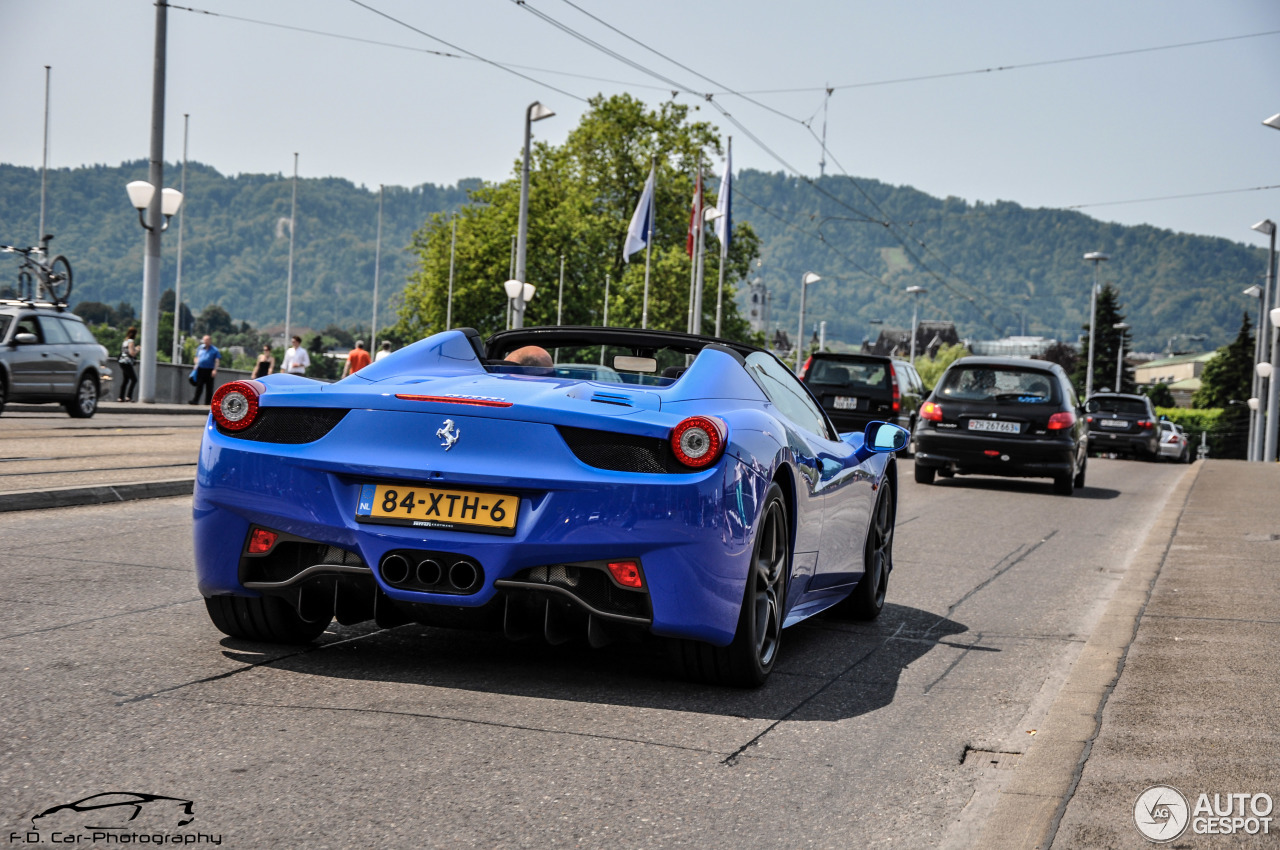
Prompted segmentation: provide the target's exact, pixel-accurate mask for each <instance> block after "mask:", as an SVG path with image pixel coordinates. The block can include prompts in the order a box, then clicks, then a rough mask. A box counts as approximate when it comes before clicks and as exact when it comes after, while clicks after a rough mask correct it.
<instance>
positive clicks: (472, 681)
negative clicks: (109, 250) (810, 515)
mask: <svg viewBox="0 0 1280 850" xmlns="http://www.w3.org/2000/svg"><path fill="white" fill-rule="evenodd" d="M6 418H7V417H6ZM901 468H902V472H903V475H902V479H903V482H904V483H903V492H902V494H901V505H900V509H899V520H898V523H899V525H898V528H899V531H898V536H897V538H896V544H895V547H896V548H895V561H896V569H895V572H894V574H893V579H892V581H891V583H890V589H889V598H888V605H887V606H886V609H885V611H884V613H883V615H882V616H881V618H880V619H879V620H878V621H877V622H875V623H874V624H869V625H868V624H856V623H850V622H845V621H841V620H837V619H830V618H818V619H817V620H816V621H813V620H811V621H809V622H807V623H805V624H802V625H800V626H798V627H795V628H793V629H790V630H788V631H787V632H786V634H785V636H784V641H783V648H782V653H783V656H782V659H781V661H780V665H779V667H778V668H777V669H776V670H775V672H774V675H773V677H772V679H771V680H770V682H769V684H768V685H767V686H766V687H764V688H763V689H761V690H758V691H754V692H743V691H735V690H728V689H721V688H712V687H705V686H698V685H692V684H689V683H684V682H680V681H676V680H673V679H671V678H669V677H667V676H666V675H665V673H664V671H663V667H662V663H661V658H660V656H659V655H658V654H656V653H654V652H652V651H651V650H650V649H648V648H646V647H627V646H621V647H609V648H607V649H605V650H599V651H591V650H587V649H585V648H581V647H575V646H572V645H570V646H565V647H559V648H554V649H552V648H547V647H543V646H536V645H515V644H510V643H507V642H506V641H505V640H503V639H502V638H501V637H499V636H495V635H489V634H476V633H468V632H450V631H447V630H436V629H427V628H423V627H418V626H405V627H401V628H398V629H394V630H390V631H378V630H376V629H375V628H374V627H372V626H371V625H370V626H368V627H354V628H349V627H340V626H337V625H334V626H332V627H331V628H330V631H329V633H328V634H326V635H325V636H324V637H323V638H322V639H321V641H320V642H319V643H318V644H317V645H316V646H315V647H313V648H309V649H301V650H299V649H280V648H272V647H268V646H263V645H258V644H247V643H244V642H237V641H233V640H230V639H226V638H224V637H223V636H222V635H221V634H220V633H218V632H217V631H216V630H215V629H214V628H213V626H212V625H211V624H210V623H209V622H208V620H207V618H206V616H205V612H204V608H203V605H202V603H201V601H200V599H199V596H198V594H197V592H196V590H195V583H194V576H193V571H192V568H191V562H192V558H191V538H190V500H189V499H181V498H176V499H160V500H151V501H141V502H131V503H124V504H116V505H104V506H99V507H79V508H65V509H57V510H48V511H27V512H21V513H9V514H0V529H2V532H0V537H2V539H3V540H4V548H5V556H4V558H3V563H2V564H0V586H2V587H3V590H2V591H0V597H2V598H3V599H4V602H5V616H4V618H3V620H2V621H0V646H2V648H3V651H2V653H0V670H3V679H4V681H5V682H6V683H7V686H6V687H5V688H4V689H3V690H2V691H0V717H3V718H4V720H3V729H4V731H5V734H4V736H3V743H2V746H3V751H4V757H3V759H2V760H0V795H2V799H3V801H4V802H3V808H2V809H0V819H2V820H3V823H0V835H6V836H7V835H8V833H9V832H10V831H11V830H12V831H17V832H22V831H23V830H25V829H27V828H28V827H29V826H30V818H31V816H32V814H34V813H37V812H40V811H43V810H45V809H47V808H49V807H52V806H55V805H58V804H63V803H69V802H72V801H75V800H79V799H81V798H84V797H87V796H89V795H92V794H97V793H101V792H108V791H117V792H126V791H127V792H143V793H149V794H157V795H166V796H170V797H177V798H182V799H185V800H190V801H193V810H194V814H195V817H196V818H197V820H196V821H195V822H193V823H192V824H191V826H190V827H188V829H196V828H199V829H200V830H201V831H203V832H205V833H208V834H212V835H219V836H221V837H222V840H223V846H229V847H264V846H275V845H278V846H298V845H305V846H307V847H310V848H329V847H332V848H345V847H356V846H362V847H374V846H385V847H485V848H490V847H538V848H541V847H569V846H588V847H605V846H610V847H675V846H696V847H699V848H719V847H726V848H728V847H734V848H740V847H832V848H836V847H839V848H844V847H851V846H874V847H879V846H883V847H889V846H909V847H932V846H948V845H957V846H963V843H964V839H963V836H964V835H967V834H969V833H968V832H966V827H971V826H972V824H966V823H965V818H971V817H975V816H979V815H980V814H981V806H970V807H969V809H968V810H966V804H968V803H969V802H970V801H971V799H976V798H975V789H980V788H981V787H982V786H983V784H984V783H987V784H989V782H990V774H991V772H992V771H1000V770H1006V769H1008V768H1010V767H1013V766H1015V765H1016V764H1017V760H1018V758H1019V754H1020V753H1022V752H1024V751H1025V749H1026V746H1027V744H1028V743H1029V741H1030V739H1031V736H1032V735H1033V734H1034V732H1035V731H1036V730H1037V728H1038V727H1037V724H1038V723H1039V722H1040V721H1041V720H1042V719H1043V718H1044V716H1045V713H1046V712H1047V711H1048V708H1049V706H1050V704H1051V703H1052V701H1053V699H1054V697H1055V696H1057V694H1058V692H1059V689H1060V688H1061V685H1062V681H1063V679H1064V678H1065V676H1066V673H1067V671H1068V669H1069V667H1070V664H1071V662H1072V660H1073V659H1074V658H1075V657H1076V655H1077V654H1078V653H1079V652H1080V648H1081V646H1082V645H1083V642H1084V640H1085V638H1086V637H1087V635H1088V634H1089V631H1090V629H1091V627H1092V625H1093V623H1094V622H1095V621H1096V620H1097V618H1098V617H1099V615H1100V613H1101V610H1102V608H1103V606H1105V603H1106V602H1107V600H1108V599H1109V598H1110V596H1111V593H1112V591H1113V590H1114V588H1115V587H1116V585H1117V583H1118V582H1119V580H1120V578H1121V576H1122V575H1123V572H1124V570H1125V567H1126V564H1127V562H1128V560H1129V559H1130V557H1131V556H1132V555H1133V553H1134V551H1135V549H1136V547H1137V546H1138V544H1139V543H1140V542H1141V541H1142V539H1143V536H1144V533H1145V531H1146V529H1147V528H1148V527H1150V525H1151V524H1152V523H1153V522H1154V520H1155V517H1156V515H1157V513H1158V511H1159V509H1160V508H1161V507H1162V506H1163V504H1164V501H1165V499H1166V497H1167V495H1168V493H1169V492H1170V491H1171V489H1172V487H1173V485H1174V484H1175V483H1176V482H1177V480H1178V479H1179V477H1180V476H1182V475H1183V474H1184V473H1185V472H1186V471H1187V470H1188V467H1181V466H1172V465H1163V464H1144V463H1136V462H1127V461H1110V460H1100V459H1094V460H1091V461H1090V470H1089V482H1088V483H1089V486H1088V487H1086V488H1085V489H1084V490H1083V491H1078V492H1077V495H1075V496H1073V497H1070V498H1065V497H1060V496H1055V495H1053V494H1052V493H1051V490H1050V484H1049V482H1048V481H1043V482H1041V481H1016V480H1010V481H1002V480H996V479H956V480H952V481H940V482H939V483H938V484H937V485H934V486H932V487H923V486H919V485H916V484H914V483H913V482H912V481H911V480H910V479H911V474H910V470H911V466H910V462H909V461H905V462H903V463H902V465H901ZM966 811H967V812H970V813H972V814H963V813H964V812H966Z"/></svg>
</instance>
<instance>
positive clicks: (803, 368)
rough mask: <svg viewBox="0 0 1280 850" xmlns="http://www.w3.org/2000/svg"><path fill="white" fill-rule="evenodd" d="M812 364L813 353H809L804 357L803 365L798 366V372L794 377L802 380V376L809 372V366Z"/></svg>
mask: <svg viewBox="0 0 1280 850" xmlns="http://www.w3.org/2000/svg"><path fill="white" fill-rule="evenodd" d="M812 364H813V355H812V354H811V355H809V356H808V357H806V358H805V359H804V365H803V366H801V367H800V374H799V375H797V376H796V377H798V378H800V379H801V380H804V376H805V375H807V374H809V366H811V365H812Z"/></svg>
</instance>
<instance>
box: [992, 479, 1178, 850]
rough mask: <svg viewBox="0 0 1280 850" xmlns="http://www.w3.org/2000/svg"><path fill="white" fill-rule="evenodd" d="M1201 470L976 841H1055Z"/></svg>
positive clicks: (1172, 502) (1006, 844) (1163, 521)
mask: <svg viewBox="0 0 1280 850" xmlns="http://www.w3.org/2000/svg"><path fill="white" fill-rule="evenodd" d="M1202 469H1204V464H1198V465H1197V466H1196V468H1195V470H1194V473H1192V472H1191V471H1190V470H1188V473H1189V474H1187V475H1184V476H1183V477H1182V480H1180V481H1179V482H1178V484H1177V486H1176V487H1175V488H1174V490H1173V492H1172V493H1171V494H1170V495H1169V500H1168V501H1167V502H1166V503H1165V506H1164V508H1163V509H1162V510H1161V512H1160V515H1159V517H1157V518H1156V521H1155V524H1154V525H1153V526H1152V527H1151V530H1150V531H1149V532H1148V534H1147V537H1146V539H1145V540H1144V541H1143V542H1142V545H1141V547H1140V548H1139V550H1138V553H1137V554H1136V556H1135V557H1134V559H1133V561H1132V562H1131V563H1130V565H1129V569H1128V570H1127V571H1126V573H1125V576H1124V578H1123V579H1122V580H1121V582H1120V586H1119V587H1117V588H1116V591H1115V595H1114V596H1112V598H1111V601H1110V602H1108V603H1107V607H1106V609H1105V610H1104V612H1103V614H1102V617H1101V619H1100V620H1099V621H1098V624H1097V625H1096V626H1095V627H1094V629H1093V632H1092V634H1090V635H1089V639H1088V641H1086V643H1085V645H1084V648H1083V649H1082V650H1081V652H1080V656H1079V657H1078V658H1077V659H1076V660H1075V663H1073V664H1072V666H1071V671H1070V673H1068V675H1067V680H1066V682H1065V683H1064V684H1063V686H1062V689H1061V690H1060V691H1059V692H1058V696H1057V697H1056V698H1055V699H1054V701H1053V705H1052V706H1051V707H1050V708H1049V713H1048V715H1047V716H1046V717H1045V720H1044V722H1043V724H1042V728H1041V729H1040V734H1039V735H1038V736H1037V737H1036V738H1035V742H1034V743H1033V744H1032V745H1031V746H1030V747H1029V748H1028V749H1027V751H1026V754H1025V755H1023V756H1022V758H1021V760H1020V762H1019V763H1018V766H1017V768H1015V769H1014V771H1013V775H1012V776H1011V777H1010V778H1009V780H1008V782H1006V783H1005V784H1004V786H1003V787H1002V788H1001V789H1000V790H999V792H998V799H997V800H996V802H995V806H994V809H993V811H992V812H991V814H990V816H989V817H988V818H987V819H986V824H985V827H984V828H983V829H982V832H981V836H980V838H979V840H978V841H977V842H976V843H975V844H974V845H973V846H976V847H983V848H991V849H992V850H1003V848H1010V850H1014V848H1016V850H1024V848H1027V847H1040V848H1044V847H1048V846H1049V845H1051V844H1052V843H1053V840H1054V838H1055V836H1056V834H1057V831H1058V824H1059V822H1060V821H1061V820H1062V816H1063V814H1064V813H1065V811H1066V807H1067V804H1068V803H1070V801H1071V798H1072V797H1073V796H1074V795H1075V791H1076V785H1077V784H1078V782H1079V777H1080V773H1081V771H1082V770H1083V769H1084V765H1085V762H1086V761H1088V759H1089V753H1090V751H1091V749H1092V747H1093V742H1094V741H1095V740H1096V739H1097V737H1098V733H1099V730H1100V729H1101V727H1102V713H1103V710H1104V709H1105V708H1106V705H1107V700H1108V699H1109V698H1110V696H1111V692H1112V691H1113V690H1114V689H1115V686H1116V683H1117V682H1118V681H1119V679H1120V676H1121V674H1122V673H1123V672H1124V665H1125V660H1126V658H1127V656H1128V652H1129V647H1130V646H1131V645H1132V644H1133V641H1134V639H1135V638H1136V637H1137V634H1138V626H1139V625H1140V622H1141V619H1142V613H1143V611H1144V610H1145V609H1146V606H1147V602H1148V600H1149V599H1150V598H1151V591H1152V589H1153V588H1154V587H1155V582H1156V579H1157V578H1158V577H1159V575H1160V570H1161V569H1162V568H1163V567H1164V561H1165V556H1166V555H1167V554H1168V551H1169V547H1170V546H1171V545H1172V544H1173V538H1174V534H1175V533H1176V531H1177V528H1178V523H1179V521H1180V520H1181V518H1182V515H1183V513H1184V512H1185V510H1186V507H1187V503H1188V500H1189V498H1190V494H1191V488H1192V487H1193V486H1195V482H1196V479H1197V478H1199V477H1200V472H1201V470H1202Z"/></svg>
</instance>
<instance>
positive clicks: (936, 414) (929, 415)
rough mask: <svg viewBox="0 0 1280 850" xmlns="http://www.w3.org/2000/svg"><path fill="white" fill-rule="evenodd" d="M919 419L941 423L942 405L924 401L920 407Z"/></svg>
mask: <svg viewBox="0 0 1280 850" xmlns="http://www.w3.org/2000/svg"><path fill="white" fill-rule="evenodd" d="M920 418H921V419H927V420H929V421H930V422H941V421H942V405H940V404H938V403H937V402H933V401H926V402H925V403H924V404H923V405H921V407H920Z"/></svg>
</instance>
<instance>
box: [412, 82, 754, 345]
mask: <svg viewBox="0 0 1280 850" xmlns="http://www.w3.org/2000/svg"><path fill="white" fill-rule="evenodd" d="M719 151H720V144H719V140H718V138H717V136H716V134H715V130H714V128H713V127H712V126H711V125H710V124H707V123H705V122H691V121H690V120H689V108H688V107H687V106H683V105H680V104H676V103H664V104H663V105H662V106H660V107H658V108H657V109H653V110H649V109H646V108H645V106H644V104H642V103H641V102H640V101H638V100H635V99H634V98H632V97H630V96H627V95H619V96H616V97H610V98H606V97H604V96H597V97H595V98H593V99H592V100H591V105H590V108H589V109H588V111H587V113H586V114H585V115H584V116H583V118H582V122H581V123H580V124H579V125H578V126H577V127H576V128H575V129H574V130H572V131H571V132H570V133H569V137H568V139H566V141H565V143H564V145H562V146H560V147H553V146H551V145H549V144H547V143H545V142H539V143H538V144H537V145H535V147H534V149H533V151H532V154H531V162H530V172H529V218H528V246H529V247H528V251H527V255H526V256H527V262H526V275H525V276H526V278H527V280H528V282H529V283H532V284H534V286H535V287H536V288H537V292H536V294H535V297H534V299H533V301H531V302H530V303H529V304H528V306H527V308H526V312H525V324H526V325H553V324H555V323H556V313H557V296H558V287H559V279H560V267H561V258H563V261H564V317H563V321H564V324H567V325H594V324H600V323H602V321H603V318H604V315H603V314H604V289H605V275H606V274H607V275H609V277H610V279H611V283H610V292H609V324H610V325H616V326H629V327H640V324H641V313H642V310H643V302H644V277H645V274H644V272H645V266H644V253H643V251H641V252H638V253H636V254H634V255H632V256H631V257H630V258H629V262H628V261H627V260H628V258H624V257H623V255H622V246H623V241H624V238H625V235H626V230H627V225H628V223H629V222H630V219H631V215H632V213H633V212H634V210H635V207H636V204H637V202H638V201H639V198H640V193H641V190H642V188H643V186H644V182H645V179H646V178H647V177H648V174H649V168H650V164H651V163H653V164H654V165H655V167H656V170H657V188H656V192H655V210H656V215H655V220H654V240H653V242H654V244H653V246H652V260H651V270H650V282H649V314H648V327H650V328H659V329H665V330H681V331H682V330H684V329H685V327H686V326H687V310H688V303H689V295H688V292H689V269H690V263H689V258H688V257H687V256H686V254H685V236H686V233H687V231H688V224H689V203H690V199H691V197H692V196H693V186H694V173H695V172H696V170H697V169H698V168H699V167H701V168H702V171H703V174H704V175H706V174H710V173H711V172H712V171H713V170H714V169H713V168H712V161H711V158H710V157H711V154H713V153H718V152H719ZM704 182H705V181H704ZM711 182H714V180H713V181H711ZM519 195H520V179H519V176H518V164H517V172H516V176H513V177H512V178H511V179H508V180H506V181H504V182H502V183H496V184H485V185H484V186H481V187H480V188H478V189H475V190H474V191H472V192H471V193H470V199H471V202H470V203H469V204H468V205H467V206H465V207H463V208H462V209H461V210H459V211H458V215H457V249H456V254H455V263H454V289H453V302H452V303H453V310H452V324H453V326H454V327H459V326H470V327H474V328H476V329H478V330H480V331H481V332H482V333H488V332H492V331H496V330H501V329H502V328H504V327H505V326H506V311H507V298H506V295H505V293H504V292H503V289H502V282H503V281H505V280H507V279H508V277H509V276H510V263H511V238H512V235H513V234H514V233H515V232H516V227H517V217H518V204H519ZM713 200H714V198H713V197H712V196H711V193H708V201H709V202H710V201H713ZM452 224H453V220H452V217H451V216H449V215H447V214H445V213H438V214H436V215H433V216H432V217H431V219H430V220H429V221H428V222H427V223H426V224H425V225H424V226H423V227H422V228H421V229H420V230H419V231H418V232H417V233H416V234H414V238H413V244H412V249H413V250H414V251H416V252H417V255H418V259H419V266H418V269H417V270H416V271H415V272H414V274H413V275H412V276H411V277H410V280H409V283H408V285H407V286H406V287H405V291H404V296H403V301H402V303H401V307H400V314H399V323H398V324H397V325H396V326H395V328H393V329H391V330H392V332H393V334H394V335H395V336H397V337H399V338H402V339H418V338H421V337H423V336H426V335H428V334H431V333H434V332H437V331H439V330H443V329H444V328H445V324H446V311H447V309H448V302H449V296H448V282H449V259H450V242H451V238H452ZM707 243H708V245H707V254H706V265H705V280H706V288H705V289H704V296H703V329H704V331H706V332H711V331H712V330H713V329H714V326H715V310H716V285H717V279H718V277H717V276H718V273H719V251H718V246H717V243H716V241H715V238H714V236H711V235H708V237H707ZM758 252H759V240H758V239H757V238H756V235H755V233H754V232H753V231H752V229H751V227H750V226H749V225H747V224H745V223H738V224H737V225H736V226H735V227H734V229H733V236H732V238H731V240H730V252H729V257H728V264H727V266H726V269H725V272H726V274H725V292H724V322H723V331H722V335H723V336H725V337H728V338H731V339H746V338H747V336H748V335H749V328H748V325H747V323H746V322H745V321H744V320H743V319H742V318H740V317H739V315H738V312H737V305H736V302H735V300H734V293H735V286H734V284H735V283H736V282H737V281H739V280H743V279H745V278H746V276H747V273H748V270H749V268H750V265H751V262H752V260H753V259H754V258H755V257H756V255H757V254H758Z"/></svg>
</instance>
